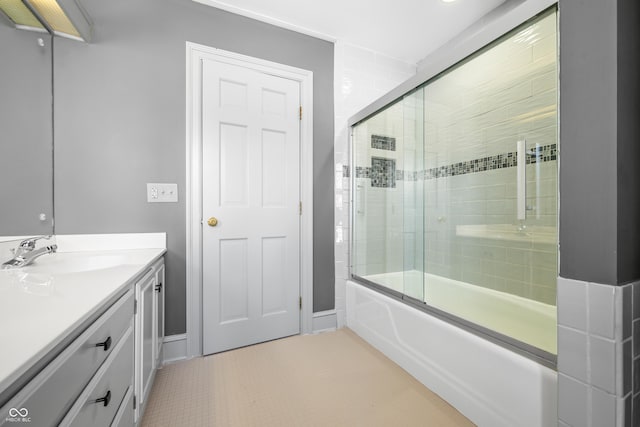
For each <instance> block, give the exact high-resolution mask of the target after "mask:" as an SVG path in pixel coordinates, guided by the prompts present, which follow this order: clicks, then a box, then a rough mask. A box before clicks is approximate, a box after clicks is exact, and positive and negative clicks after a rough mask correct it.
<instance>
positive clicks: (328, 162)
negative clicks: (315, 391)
mask: <svg viewBox="0 0 640 427" xmlns="http://www.w3.org/2000/svg"><path fill="white" fill-rule="evenodd" d="M83 4H84V5H85V6H86V9H87V11H88V13H89V14H90V16H91V17H92V19H93V21H94V23H95V34H94V39H93V42H92V43H91V44H83V43H78V42H73V41H69V40H63V39H56V45H55V61H54V71H55V119H54V120H55V138H56V151H55V161H56V170H55V192H56V194H55V207H56V233H57V234H67V233H112V232H153V231H166V232H167V235H168V254H167V257H166V262H167V302H166V304H167V316H166V328H167V330H166V332H167V334H169V335H170V334H179V333H183V332H184V331H185V322H186V314H185V300H186V295H185V275H186V266H185V247H186V237H185V234H186V233H185V199H184V197H185V174H186V172H185V84H186V83H185V82H186V80H185V72H186V70H185V56H186V53H185V52H186V50H185V41H192V42H195V43H201V44H205V45H208V46H213V47H217V48H220V49H224V50H229V51H233V52H238V53H241V54H246V55H251V56H255V57H259V58H264V59H267V60H271V61H276V62H279V63H284V64H288V65H292V66H295V67H300V68H304V69H307V70H311V71H313V73H314V75H313V77H314V117H313V120H314V150H313V152H314V172H313V174H314V186H315V190H314V208H315V209H314V311H320V310H327V309H331V308H333V302H334V280H333V277H334V265H333V196H332V189H333V44H331V43H328V42H325V41H321V40H318V39H314V38H312V37H308V36H304V35H301V34H298V33H295V32H291V31H287V30H283V29H280V28H277V27H274V26H271V25H268V24H265V23H261V22H258V21H254V20H251V19H247V18H243V17H240V16H236V15H233V14H229V13H226V12H223V11H220V10H217V9H214V8H211V7H207V6H204V5H201V4H198V3H194V2H191V1H185V0H138V1H135V2H129V1H125V0H114V1H101V0H85V1H84V2H83ZM147 182H175V183H178V191H179V203H175V204H173V203H167V204H148V203H147V202H146V185H145V184H146V183H147Z"/></svg>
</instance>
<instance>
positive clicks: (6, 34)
mask: <svg viewBox="0 0 640 427" xmlns="http://www.w3.org/2000/svg"><path fill="white" fill-rule="evenodd" d="M39 38H42V39H43V40H44V42H45V45H44V47H40V46H39V45H38V39H39ZM50 40H51V37H50V36H49V35H47V34H42V33H35V32H32V31H24V30H17V29H15V28H14V27H13V26H10V25H9V23H8V22H5V18H4V17H2V16H0V58H2V59H1V60H0V76H2V78H0V199H1V200H2V203H0V236H16V235H40V234H51V233H52V231H53V225H52V222H51V219H50V218H52V215H53V194H52V192H53V182H52V180H53V171H52V167H53V165H52V162H53V156H52V149H53V146H52V143H53V141H52V138H53V128H52V126H51V118H52V116H51V103H52V98H51V89H52V88H51V42H50ZM40 213H45V214H46V215H47V218H49V219H48V220H47V221H44V222H42V221H40V220H39V215H40Z"/></svg>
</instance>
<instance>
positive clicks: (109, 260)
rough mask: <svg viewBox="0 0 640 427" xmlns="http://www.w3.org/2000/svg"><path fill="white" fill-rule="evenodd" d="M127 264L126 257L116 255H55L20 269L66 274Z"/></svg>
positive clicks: (42, 257) (28, 271) (39, 259)
mask: <svg viewBox="0 0 640 427" xmlns="http://www.w3.org/2000/svg"><path fill="white" fill-rule="evenodd" d="M124 264H128V262H127V259H126V257H124V256H122V255H117V254H104V255H102V254H91V255H88V254H82V253H56V254H51V255H44V256H41V257H40V258H38V259H37V260H36V261H35V262H34V263H33V264H31V265H28V266H26V267H22V269H21V270H22V271H25V272H27V273H46V274H68V273H81V272H84V271H93V270H101V269H105V268H112V267H117V266H120V265H124Z"/></svg>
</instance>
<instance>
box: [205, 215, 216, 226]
mask: <svg viewBox="0 0 640 427" xmlns="http://www.w3.org/2000/svg"><path fill="white" fill-rule="evenodd" d="M207 224H209V226H210V227H215V226H216V225H218V220H217V219H216V218H215V217H213V216H212V217H211V218H209V219H208V220H207Z"/></svg>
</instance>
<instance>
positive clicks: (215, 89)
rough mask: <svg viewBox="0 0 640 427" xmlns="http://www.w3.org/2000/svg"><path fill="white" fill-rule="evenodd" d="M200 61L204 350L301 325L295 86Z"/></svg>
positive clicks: (231, 345) (259, 339)
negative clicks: (215, 222)
mask: <svg viewBox="0 0 640 427" xmlns="http://www.w3.org/2000/svg"><path fill="white" fill-rule="evenodd" d="M202 67H203V68H202V147H203V148H202V178H203V182H202V218H203V219H204V221H203V226H202V227H203V234H202V250H203V251H202V270H203V271H202V279H203V290H202V292H203V305H202V309H203V315H202V319H203V337H202V338H203V352H204V354H211V353H217V352H220V351H225V350H229V349H233V348H237V347H242V346H246V345H250V344H255V343H259V342H264V341H268V340H272V339H276V338H281V337H285V336H289V335H295V334H298V333H299V332H300V308H299V297H300V212H299V202H300V146H299V145H300V119H299V106H300V85H299V82H297V81H293V80H289V79H285V78H281V77H276V76H273V75H269V74H265V73H263V72H260V71H257V70H254V69H249V68H245V67H242V66H238V65H232V64H228V63H223V62H217V61H213V60H203V63H202ZM210 218H215V219H216V220H217V224H216V225H215V226H211V225H209V224H208V220H209V219H210Z"/></svg>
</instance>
